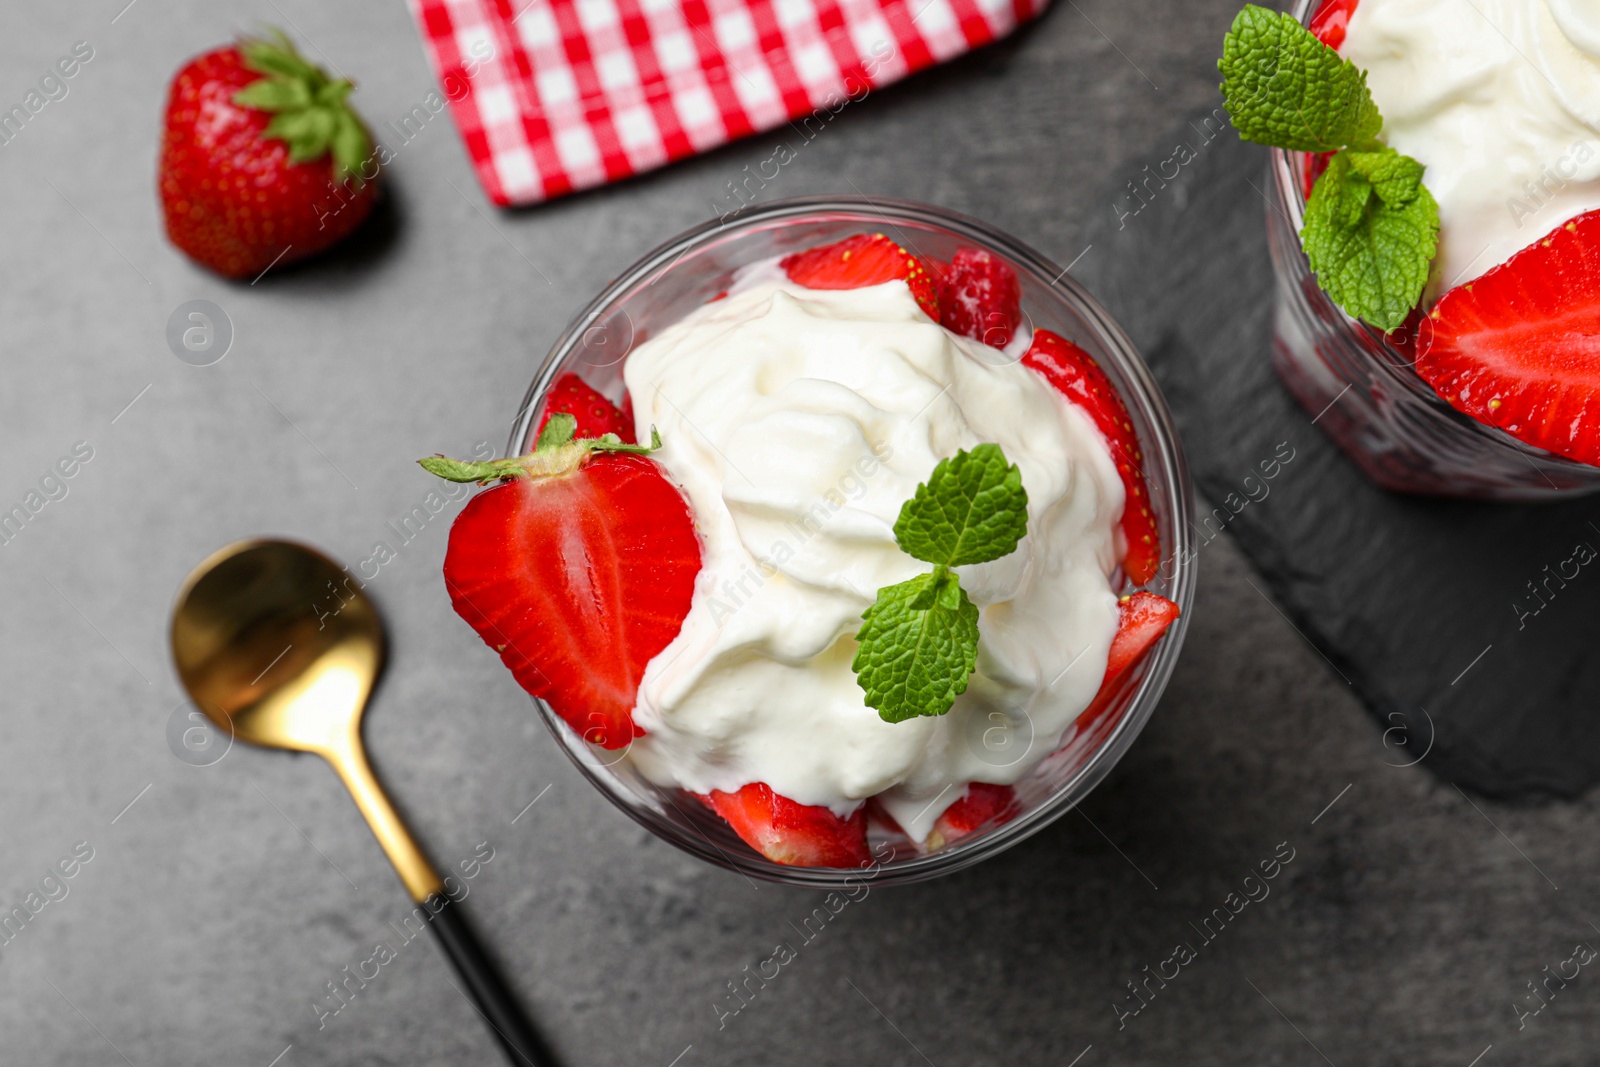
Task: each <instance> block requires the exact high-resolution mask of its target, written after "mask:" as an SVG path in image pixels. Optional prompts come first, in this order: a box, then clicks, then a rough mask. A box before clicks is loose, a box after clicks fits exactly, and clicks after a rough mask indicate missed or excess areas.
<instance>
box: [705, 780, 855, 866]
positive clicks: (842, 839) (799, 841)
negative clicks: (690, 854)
mask: <svg viewBox="0 0 1600 1067" xmlns="http://www.w3.org/2000/svg"><path fill="white" fill-rule="evenodd" d="M700 799H701V800H703V801H705V802H706V803H707V804H709V805H710V806H711V810H713V811H715V812H716V813H717V814H718V815H720V816H722V818H723V819H724V820H725V821H726V822H727V824H728V825H729V826H731V827H733V831H734V833H736V834H738V835H739V836H740V837H741V838H743V839H744V842H745V844H747V845H749V846H750V847H751V848H753V849H755V850H756V851H757V852H759V853H761V854H762V855H763V856H765V857H767V859H769V860H771V861H772V862H774V863H782V864H785V865H787V866H790V867H856V866H859V865H861V864H863V863H870V862H871V856H870V855H869V854H868V852H867V813H866V809H865V808H857V809H856V810H855V811H854V812H853V813H852V814H851V816H850V817H849V818H848V819H841V818H839V816H837V815H835V814H834V813H833V812H832V811H830V810H829V809H827V808H822V807H812V806H811V805H809V804H799V803H796V802H795V801H793V800H790V799H789V798H788V797H785V796H781V795H779V794H778V793H775V792H773V790H772V787H771V786H769V785H767V784H765V783H764V782H751V783H750V784H749V785H747V786H744V787H743V788H742V789H740V790H739V791H738V792H737V793H724V792H722V791H721V790H717V789H713V790H712V791H711V793H710V795H709V796H703V797H701V798H700Z"/></svg>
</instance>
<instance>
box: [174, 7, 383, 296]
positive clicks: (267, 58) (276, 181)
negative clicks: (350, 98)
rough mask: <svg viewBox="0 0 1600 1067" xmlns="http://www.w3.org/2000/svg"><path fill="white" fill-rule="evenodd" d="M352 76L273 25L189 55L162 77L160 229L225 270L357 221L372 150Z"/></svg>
mask: <svg viewBox="0 0 1600 1067" xmlns="http://www.w3.org/2000/svg"><path fill="white" fill-rule="evenodd" d="M352 88H353V86H352V85H351V84H350V83H349V82H347V81H343V80H338V81H335V80H334V79H332V78H329V77H328V75H327V74H326V73H325V72H324V71H323V70H322V69H321V68H320V67H317V66H314V65H313V64H311V63H308V62H306V60H305V59H304V58H302V57H301V55H300V53H299V52H297V51H296V50H295V47H294V45H293V44H291V43H290V41H289V39H288V38H287V37H285V36H284V35H283V34H282V33H281V32H278V31H273V38H272V39H271V40H263V39H259V38H245V39H243V40H241V41H240V42H239V43H238V44H237V45H230V46H228V47H226V48H219V49H217V50H215V51H212V52H207V53H206V54H204V55H201V56H197V57H196V58H195V59H192V60H190V61H189V63H188V64H187V65H186V66H184V68H183V69H182V70H180V71H178V73H177V74H176V75H175V76H174V77H173V79H172V87H171V89H170V90H169V95H168V98H167V111H166V119H165V125H164V127H163V133H162V137H161V161H160V164H159V165H158V168H157V172H158V177H159V185H160V189H161V209H162V214H163V216H164V218H165V220H166V227H167V236H168V237H169V238H170V239H171V241H172V243H173V244H175V245H177V246H178V247H179V248H180V249H182V250H183V251H184V252H186V253H188V254H189V255H190V256H191V257H193V258H194V259H196V260H198V261H199V262H200V263H202V264H204V265H205V266H207V267H210V268H211V269H212V270H214V271H216V272H217V273H218V274H221V275H223V276H225V277H228V278H249V277H252V276H255V275H259V274H261V273H262V272H264V271H266V270H267V269H268V268H269V267H272V266H274V265H278V266H281V265H283V264H285V263H293V262H294V261H296V260H300V259H304V258H306V257H307V256H312V255H316V254H317V253H318V252H322V251H324V250H325V249H328V248H330V247H332V246H333V245H335V244H338V243H339V242H340V241H342V240H343V239H344V238H345V237H346V236H347V235H348V234H350V233H351V232H352V231H353V230H355V228H356V227H358V226H359V225H361V223H362V221H363V220H365V219H366V217H367V215H368V214H369V213H370V212H371V211H372V206H373V204H374V203H375V202H376V200H377V195H378V181H377V178H378V158H377V155H376V153H375V152H374V149H373V146H372V138H371V136H370V135H369V134H368V133H367V128H366V126H365V125H364V124H363V123H362V121H361V119H360V117H359V116H358V115H357V114H356V113H355V112H354V111H353V110H351V108H350V106H349V105H348V104H347V103H346V102H345V97H346V96H347V95H348V94H349V92H350V90H351V89H352Z"/></svg>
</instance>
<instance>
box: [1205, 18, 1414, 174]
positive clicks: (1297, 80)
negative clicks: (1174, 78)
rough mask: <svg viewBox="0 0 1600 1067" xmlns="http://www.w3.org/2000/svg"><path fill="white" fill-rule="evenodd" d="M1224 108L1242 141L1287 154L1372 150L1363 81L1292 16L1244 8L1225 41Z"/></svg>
mask: <svg viewBox="0 0 1600 1067" xmlns="http://www.w3.org/2000/svg"><path fill="white" fill-rule="evenodd" d="M1217 67H1218V69H1219V70H1221V71H1222V79H1223V80H1222V95H1223V105H1224V106H1225V107H1226V108H1227V109H1228V114H1229V116H1231V117H1232V119H1233V125H1234V128H1235V129H1237V130H1238V131H1239V136H1240V137H1243V138H1244V139H1245V140H1247V141H1256V142H1258V143H1260V144H1266V145H1275V146H1276V147H1278V148H1286V149H1288V150H1290V151H1292V152H1332V151H1335V150H1336V149H1340V148H1346V147H1353V148H1363V149H1369V148H1376V147H1377V135H1378V130H1379V129H1381V128H1382V126H1383V118H1382V116H1380V115H1379V114H1378V105H1377V104H1375V103H1373V101H1372V94H1371V93H1370V92H1369V91H1368V90H1367V75H1366V73H1365V72H1364V71H1361V70H1358V69H1357V68H1356V65H1355V64H1354V63H1351V62H1350V61H1349V60H1346V59H1341V58H1339V53H1338V52H1335V51H1334V50H1333V49H1331V48H1329V47H1328V46H1327V45H1325V44H1323V43H1322V42H1321V41H1319V40H1317V38H1316V37H1315V36H1314V35H1313V34H1312V33H1311V31H1310V30H1308V29H1306V28H1305V27H1304V26H1302V25H1300V23H1299V22H1297V21H1295V19H1294V18H1293V17H1291V16H1289V15H1284V14H1280V13H1278V12H1275V11H1269V10H1268V9H1266V8H1264V7H1258V6H1256V5H1254V4H1250V5H1247V6H1246V7H1245V9H1244V10H1243V11H1240V12H1239V15H1238V17H1237V18H1235V19H1234V20H1233V28H1232V29H1231V30H1229V31H1228V35H1227V37H1225V38H1224V39H1223V42H1222V59H1221V60H1220V61H1218V63H1217Z"/></svg>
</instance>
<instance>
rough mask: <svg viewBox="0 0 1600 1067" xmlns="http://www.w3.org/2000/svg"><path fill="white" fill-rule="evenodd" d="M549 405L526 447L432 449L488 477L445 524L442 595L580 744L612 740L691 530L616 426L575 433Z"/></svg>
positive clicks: (675, 498) (691, 551)
mask: <svg viewBox="0 0 1600 1067" xmlns="http://www.w3.org/2000/svg"><path fill="white" fill-rule="evenodd" d="M577 427H578V420H577V418H576V417H575V416H573V415H571V414H569V413H567V412H557V413H555V414H552V415H551V416H550V418H549V420H548V421H547V422H546V423H545V427H544V429H543V431H541V432H540V434H539V439H538V445H537V447H536V448H535V450H534V451H533V452H532V453H531V454H529V455H526V456H519V457H517V458H515V459H497V460H489V461H486V462H482V463H464V462H461V461H459V460H453V459H446V458H444V457H443V456H433V457H430V458H428V459H424V460H421V461H420V462H421V464H422V466H423V468H424V469H426V470H427V471H428V472H430V473H432V474H436V475H438V476H439V477H441V478H444V479H447V480H449V481H453V482H495V483H497V484H496V485H495V487H494V488H492V489H489V490H487V491H486V492H482V493H479V494H478V495H477V496H474V497H473V498H472V500H471V501H469V502H468V503H467V506H466V507H465V508H463V509H462V511H461V514H460V515H458V516H456V521H455V523H454V524H453V525H452V526H451V527H450V544H449V547H448V548H447V549H446V550H445V558H444V580H445V587H446V588H447V589H448V590H449V593H450V601H451V604H452V605H453V606H454V607H455V609H456V612H457V613H458V614H459V615H460V616H461V617H462V618H463V619H465V620H466V621H467V622H468V623H469V624H470V625H471V626H472V628H473V629H474V630H476V631H477V632H478V636H480V637H482V638H483V640H484V643H485V644H487V645H489V646H490V647H491V648H493V649H494V650H495V651H496V652H498V653H499V654H500V658H501V660H503V661H504V662H505V665H506V666H507V667H509V668H510V669H511V673H512V674H514V675H515V676H516V679H517V681H518V682H520V683H521V684H522V687H523V688H524V689H526V690H527V691H528V692H529V693H531V694H533V695H534V696H536V697H539V698H541V699H543V700H545V701H547V702H549V704H550V707H551V708H552V709H554V710H555V712H556V714H557V715H560V716H561V717H562V718H563V719H564V720H566V722H567V723H568V725H570V726H571V727H572V728H573V729H574V730H576V731H578V733H579V734H580V735H581V736H582V737H583V739H584V740H585V741H588V742H590V743H591V744H596V745H600V746H601V747H603V748H613V749H614V748H623V747H624V746H626V745H627V744H628V743H629V742H631V741H632V740H633V739H634V737H635V736H638V735H639V734H640V733H642V731H641V730H640V729H639V727H638V726H637V725H635V723H634V721H633V706H634V703H635V702H636V700H637V698H638V692H639V681H640V679H642V678H643V677H644V671H645V667H646V666H648V665H649V663H650V660H651V659H653V658H654V657H655V655H656V653H658V652H660V651H661V650H662V649H663V648H665V647H667V645H668V644H669V643H671V641H672V639H673V638H675V637H676V636H677V635H678V631H679V630H680V629H681V628H682V626H683V620H684V618H685V617H686V616H687V615H688V614H689V605H690V601H691V600H692V598H693V596H694V581H695V577H696V576H697V575H698V574H699V573H700V540H699V537H698V536H697V535H696V533H695V529H694V520H693V519H692V518H691V516H690V514H689V506H688V503H687V501H685V500H684V498H683V494H682V493H680V492H679V491H678V487H677V486H676V485H674V484H673V483H672V482H671V481H670V480H669V479H668V478H667V476H666V474H665V472H664V471H663V470H662V468H661V466H660V465H659V464H657V463H656V461H655V460H653V459H650V458H649V453H650V452H652V451H654V449H656V448H658V447H660V444H661V438H660V437H659V435H653V439H652V441H651V443H650V444H649V445H633V444H628V443H626V442H624V441H622V440H620V439H619V438H618V437H617V436H616V435H615V434H605V435H603V436H601V437H598V438H578V437H574V433H575V431H576V430H577Z"/></svg>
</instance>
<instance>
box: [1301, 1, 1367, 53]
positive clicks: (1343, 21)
mask: <svg viewBox="0 0 1600 1067" xmlns="http://www.w3.org/2000/svg"><path fill="white" fill-rule="evenodd" d="M1360 2H1361V0H1323V4H1322V6H1321V7H1319V8H1317V13H1316V14H1315V15H1313V16H1311V25H1310V26H1309V27H1307V28H1308V29H1310V31H1311V32H1312V33H1313V34H1314V35H1315V36H1316V38H1317V40H1319V41H1321V42H1322V43H1323V44H1325V45H1327V46H1328V47H1329V48H1334V49H1337V48H1338V47H1339V46H1340V45H1342V44H1344V34H1345V30H1346V29H1348V28H1349V26H1350V16H1351V15H1354V14H1355V13H1356V5H1357V4H1359V3H1360Z"/></svg>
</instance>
